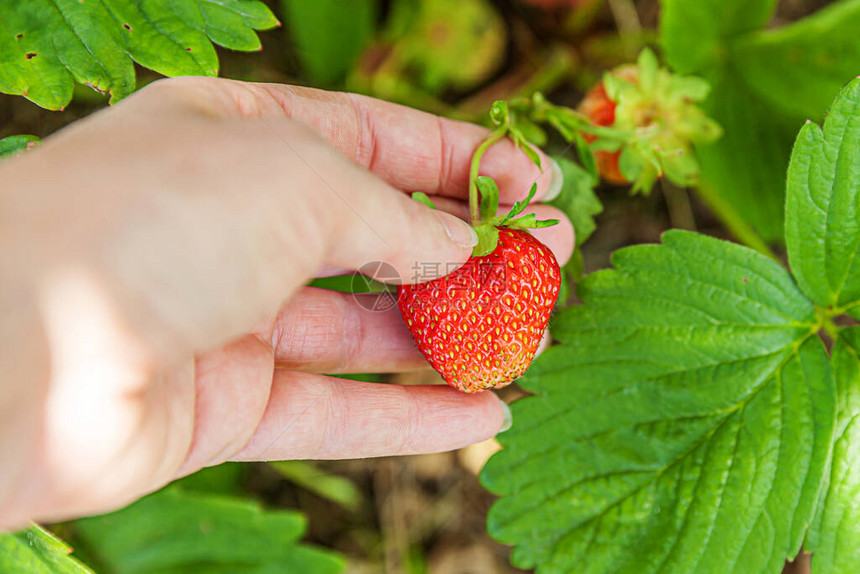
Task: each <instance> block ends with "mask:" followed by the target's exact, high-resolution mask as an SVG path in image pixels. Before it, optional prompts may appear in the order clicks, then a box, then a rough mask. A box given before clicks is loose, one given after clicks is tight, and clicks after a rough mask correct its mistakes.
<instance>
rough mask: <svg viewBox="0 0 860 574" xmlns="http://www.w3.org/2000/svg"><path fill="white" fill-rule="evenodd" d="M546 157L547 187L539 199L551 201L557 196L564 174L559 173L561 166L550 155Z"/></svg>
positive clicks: (562, 183)
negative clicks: (547, 162)
mask: <svg viewBox="0 0 860 574" xmlns="http://www.w3.org/2000/svg"><path fill="white" fill-rule="evenodd" d="M548 159H549V166H550V177H549V189H547V190H546V195H544V196H543V199H542V200H541V201H552V200H553V199H555V198H556V197H558V196H559V194H560V193H561V188H562V186H563V185H564V175H563V174H562V173H561V166H560V165H558V162H557V161H555V160H554V159H552V158H551V157H550V158H548Z"/></svg>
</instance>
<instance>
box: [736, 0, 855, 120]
mask: <svg viewBox="0 0 860 574" xmlns="http://www.w3.org/2000/svg"><path fill="white" fill-rule="evenodd" d="M858 29H860V0H847V1H844V2H836V3H834V4H832V5H831V6H828V7H826V8H823V9H822V10H820V11H818V12H816V13H815V14H813V15H811V16H810V17H808V18H803V19H802V20H799V21H797V22H795V23H793V24H791V25H788V26H783V27H781V28H774V29H767V30H761V31H758V32H756V33H754V34H748V35H746V36H744V37H742V38H738V39H737V41H735V42H734V43H733V44H732V46H731V50H732V59H733V60H734V61H736V62H737V69H738V71H739V72H740V73H741V74H742V75H743V78H744V80H745V81H746V83H747V85H749V86H750V87H751V88H752V89H753V90H755V92H756V93H757V95H758V96H759V97H761V98H762V99H763V100H765V101H767V102H768V103H769V104H771V105H774V106H777V107H779V108H780V109H782V110H783V111H784V112H785V113H786V114H788V115H791V116H793V117H804V116H806V117H810V118H814V119H818V118H820V117H821V114H823V113H824V110H826V109H827V108H828V106H829V105H830V102H831V101H832V100H833V98H834V97H835V96H836V94H838V93H839V91H840V90H841V89H842V87H843V86H844V85H845V84H847V83H848V82H849V81H850V80H851V79H852V78H854V77H855V76H857V74H858V72H860V66H858V64H857V62H858V60H860V42H858V41H857V30H858Z"/></svg>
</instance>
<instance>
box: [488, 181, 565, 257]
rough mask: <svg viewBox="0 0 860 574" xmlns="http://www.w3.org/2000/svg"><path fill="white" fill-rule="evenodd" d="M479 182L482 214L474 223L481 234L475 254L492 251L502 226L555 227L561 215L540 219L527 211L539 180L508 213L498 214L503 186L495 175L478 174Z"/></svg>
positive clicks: (523, 227) (519, 227)
mask: <svg viewBox="0 0 860 574" xmlns="http://www.w3.org/2000/svg"><path fill="white" fill-rule="evenodd" d="M476 185H477V188H478V192H479V194H480V198H481V199H480V215H481V218H480V220H479V221H478V223H477V225H475V224H474V223H473V224H472V225H473V227H474V228H475V231H476V232H477V234H478V244H477V245H476V246H475V248H474V249H473V250H472V255H474V256H475V257H480V256H482V255H487V254H489V253H492V252H493V250H494V249H495V248H496V245H497V244H498V242H499V229H502V228H507V229H538V228H541V227H551V226H553V225H555V224H557V223H558V219H544V220H541V219H537V218H536V217H535V214H534V213H526V214H525V215H523V214H522V213H523V211H525V209H526V207H528V205H529V202H531V200H532V199H533V198H534V196H535V192H536V191H537V184H535V183H533V184H532V186H531V188H530V189H529V194H528V196H527V197H526V198H525V199H524V200H522V201H518V202H516V203H514V205H513V207H511V209H510V211H508V212H507V213H506V214H505V215H497V212H498V209H499V188H498V186H497V185H496V182H495V181H493V180H492V178H489V177H486V176H478V177H477V179H476Z"/></svg>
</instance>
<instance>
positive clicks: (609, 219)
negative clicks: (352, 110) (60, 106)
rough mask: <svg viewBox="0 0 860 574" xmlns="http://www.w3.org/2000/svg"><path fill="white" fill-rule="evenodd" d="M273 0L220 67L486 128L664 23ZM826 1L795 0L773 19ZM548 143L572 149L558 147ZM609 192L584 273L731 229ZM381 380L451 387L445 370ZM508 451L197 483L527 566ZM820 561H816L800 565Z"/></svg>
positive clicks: (390, 536)
mask: <svg viewBox="0 0 860 574" xmlns="http://www.w3.org/2000/svg"><path fill="white" fill-rule="evenodd" d="M266 1H267V4H269V6H270V7H271V8H272V10H273V11H274V12H275V14H276V15H277V16H278V18H279V19H280V20H281V21H282V23H283V26H282V27H281V28H279V29H276V30H271V31H268V32H262V33H260V37H261V39H262V42H263V46H264V48H263V50H262V52H260V53H258V54H240V53H233V52H228V51H225V50H219V56H220V58H221V75H222V76H224V77H228V78H235V79H243V80H254V81H266V82H284V83H291V84H302V85H311V86H316V87H323V88H328V89H345V90H351V91H358V92H364V93H368V94H371V95H375V96H377V97H381V98H384V99H388V100H393V101H398V102H401V103H404V104H406V105H410V106H413V107H418V108H422V109H426V110H429V111H433V112H435V113H440V114H444V115H447V116H451V117H455V118H460V119H464V120H468V121H476V122H483V121H485V119H486V118H485V116H486V112H487V110H488V109H489V106H490V104H491V103H492V102H493V101H494V100H497V99H506V98H510V97H512V96H515V95H526V94H530V93H531V92H533V91H534V90H540V91H543V92H544V93H545V94H547V95H548V96H549V98H550V99H551V100H553V101H554V102H555V103H559V104H565V105H569V106H572V107H575V106H576V105H577V103H578V102H579V100H580V98H581V97H582V95H583V94H584V92H585V91H586V90H587V89H588V87H589V86H590V85H592V84H593V83H594V82H595V81H596V80H597V79H598V78H599V77H600V75H601V74H602V73H603V71H605V70H606V69H608V68H611V67H612V66H615V65H617V64H620V63H623V62H629V61H633V60H634V59H635V57H636V55H637V54H638V53H639V51H640V50H641V49H642V47H644V46H646V45H653V44H654V42H655V40H656V33H655V28H656V26H657V24H658V19H659V4H658V1H657V0H637V1H633V0H401V1H393V0H379V1H374V0H327V1H319V2H317V1H316V0H314V1H313V2H311V1H305V0H281V1H277V0H266ZM691 1H695V0H691ZM827 3H828V2H825V1H822V0H782V1H781V2H780V5H779V9H778V13H777V16H776V18H775V20H774V25H779V24H781V23H785V22H787V21H792V20H795V19H797V18H800V17H802V16H805V15H807V14H809V13H811V12H813V11H815V10H817V9H818V8H820V7H822V6H823V5H825V4H827ZM347 8H348V9H347ZM138 78H139V85H144V84H145V83H148V82H150V81H153V80H155V79H157V78H158V76H157V75H156V74H154V73H153V72H150V71H148V70H143V69H140V68H139V69H138ZM106 104H107V100H106V98H105V97H104V96H102V95H101V94H98V93H96V92H94V91H92V90H91V89H89V88H86V87H82V86H78V87H77V88H76V92H75V98H74V100H73V102H72V103H71V104H70V105H69V107H68V108H67V109H66V110H65V111H63V112H49V111H46V110H43V109H41V108H39V107H37V106H35V105H33V104H32V103H30V102H28V101H26V100H25V99H23V98H20V97H13V96H7V95H0V137H4V136H7V135H13V134H34V135H38V136H42V137H44V136H47V135H49V134H51V133H53V132H55V131H56V130H58V129H60V128H62V127H63V126H64V125H65V124H67V123H70V122H72V121H74V120H76V119H78V118H81V117H84V116H86V115H88V114H90V113H92V112H94V111H95V110H97V109H98V108H101V107H103V106H105V105H106ZM548 149H549V150H550V151H551V152H553V153H563V154H566V155H567V156H569V157H573V155H574V152H573V151H572V150H570V149H565V146H562V145H560V143H559V142H553V141H551V142H550V143H549V145H548ZM94 176H95V174H94ZM598 193H599V196H600V199H601V201H602V202H603V204H604V210H603V213H602V214H600V215H599V216H598V218H597V224H598V226H597V230H596V231H595V233H594V235H593V236H592V237H591V238H590V239H589V240H588V242H587V243H585V245H584V246H583V256H584V261H585V269H586V271H593V270H596V269H601V268H605V267H607V266H608V265H609V256H610V254H611V252H612V251H614V250H616V249H618V248H621V247H624V246H626V245H630V244H636V243H647V242H656V241H658V239H659V235H660V233H661V232H663V231H664V230H666V229H669V228H672V227H676V228H684V229H696V230H698V231H701V232H704V233H708V234H711V235H715V236H718V237H726V236H727V234H726V232H725V231H724V229H723V228H722V227H721V225H720V223H719V221H718V220H717V219H716V218H715V217H714V216H713V215H712V214H711V213H709V212H708V210H707V209H706V208H705V207H704V205H703V204H702V203H701V202H700V201H699V200H698V199H697V198H696V197H695V195H692V194H690V193H689V192H688V191H687V190H685V189H679V188H677V187H674V186H672V185H670V184H665V183H664V184H663V185H658V186H656V187H655V189H654V190H653V192H652V193H651V194H650V195H649V196H641V195H638V196H635V197H631V196H630V195H629V192H628V190H627V189H626V188H618V187H612V186H605V187H603V188H600V189H599V190H598ZM369 378H370V379H372V380H379V381H390V382H396V383H404V384H426V383H440V382H441V379H440V378H439V377H438V376H437V375H436V374H435V373H434V372H432V371H430V372H425V373H417V374H408V375H398V376H396V377H387V376H384V375H374V376H370V377H369ZM500 394H501V396H502V397H503V398H504V399H505V400H506V401H509V402H510V401H513V400H515V399H516V398H518V397H519V396H522V394H523V393H522V391H521V390H519V389H518V388H517V387H516V385H512V386H511V387H509V388H507V389H504V390H502V391H501V392H500ZM498 448H499V447H498V444H497V443H496V442H495V441H493V440H491V441H488V442H485V443H482V444H478V445H474V446H472V447H469V448H466V449H463V450H460V451H458V452H453V453H444V454H434V455H425V456H411V457H400V458H384V459H375V460H355V461H335V462H319V463H308V462H285V463H275V464H271V465H267V464H257V465H224V466H223V467H220V468H218V469H216V470H214V471H212V472H210V473H208V474H207V475H206V476H202V477H200V478H199V479H195V480H200V481H203V482H204V483H205V484H204V486H206V487H210V488H212V489H214V490H225V491H232V490H236V489H238V490H241V491H242V492H244V493H246V494H247V493H250V494H251V495H254V496H257V497H259V498H260V499H261V500H263V501H264V502H266V503H267V504H268V505H271V506H276V507H286V508H295V509H299V510H301V511H302V512H303V513H305V514H306V515H307V516H308V519H309V534H308V537H307V540H309V541H310V542H314V543H317V544H320V545H323V546H326V547H330V548H334V549H336V550H338V551H340V552H342V553H343V554H345V555H346V556H347V557H348V558H349V559H350V566H349V568H348V570H347V571H348V572H352V573H359V574H377V573H385V574H423V573H432V574H505V573H508V572H522V571H521V570H517V569H514V568H512V567H511V566H510V565H509V561H508V553H509V549H508V548H507V547H505V546H503V545H500V544H498V543H496V542H494V541H493V540H491V539H490V538H489V536H488V535H487V534H486V529H485V525H484V522H485V519H486V513H487V510H488V509H489V508H490V506H491V505H492V502H493V496H492V495H491V494H489V493H488V492H487V491H485V490H484V489H483V488H482V487H481V485H480V483H479V481H478V478H477V476H478V473H479V471H480V468H481V466H482V465H483V463H484V462H485V461H486V459H487V458H488V457H489V456H490V455H492V453H493V452H495V451H496V450H497V449H498ZM801 562H802V561H801ZM806 571H808V570H807V565H805V564H797V565H789V566H788V567H787V568H786V572H792V573H797V574H799V573H802V572H806Z"/></svg>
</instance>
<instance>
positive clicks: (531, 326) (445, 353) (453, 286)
mask: <svg viewBox="0 0 860 574" xmlns="http://www.w3.org/2000/svg"><path fill="white" fill-rule="evenodd" d="M560 284H561V271H560V270H559V267H558V263H557V262H556V260H555V256H554V255H553V254H552V251H550V250H549V248H548V247H546V246H545V245H544V244H543V243H541V242H540V241H538V240H537V239H535V238H534V237H532V236H531V234H530V233H529V232H527V231H523V230H519V229H504V228H503V229H500V230H499V241H498V244H497V246H496V248H495V249H494V250H493V251H492V253H490V254H489V255H484V256H480V257H471V258H470V259H469V261H467V262H466V264H465V265H463V267H460V268H459V269H458V270H457V271H455V272H454V273H451V274H450V275H447V276H445V277H441V278H439V279H435V280H433V281H429V282H427V283H421V284H418V285H405V286H402V287H399V288H398V305H399V307H400V312H401V314H402V315H403V317H404V319H405V320H406V324H407V325H408V326H409V330H410V331H411V332H412V335H413V337H414V338H415V342H416V343H417V344H418V349H420V351H421V352H422V353H423V354H424V356H425V357H427V360H428V361H430V364H431V365H433V368H435V369H436V370H437V371H439V373H441V374H442V376H443V377H444V378H445V381H446V382H447V383H448V384H449V385H451V386H452V387H454V388H456V389H459V390H461V391H463V392H465V393H474V392H476V391H481V390H484V389H490V388H496V389H497V388H500V387H503V386H505V385H507V384H509V383H511V382H512V381H513V380H514V379H517V378H519V377H520V376H522V374H523V373H524V372H525V370H526V369H527V368H528V366H529V365H530V364H531V362H532V359H534V356H535V352H536V351H537V348H538V345H539V344H540V341H541V337H542V336H543V333H544V331H545V330H546V326H547V323H548V322H549V316H550V314H551V313H552V309H553V306H554V305H555V301H556V299H557V298H558V290H559V286H560Z"/></svg>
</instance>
